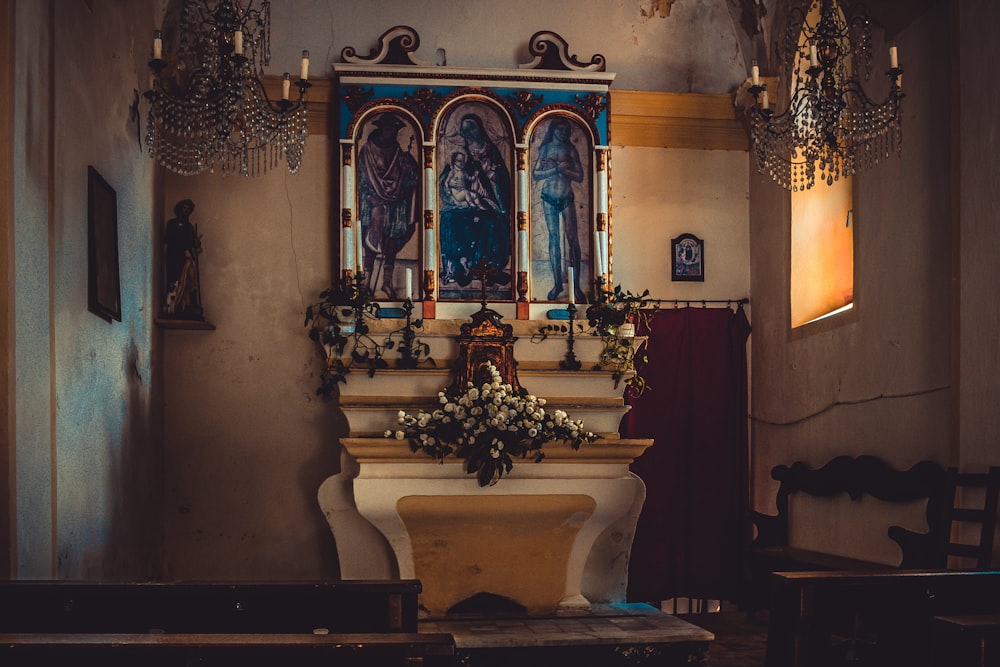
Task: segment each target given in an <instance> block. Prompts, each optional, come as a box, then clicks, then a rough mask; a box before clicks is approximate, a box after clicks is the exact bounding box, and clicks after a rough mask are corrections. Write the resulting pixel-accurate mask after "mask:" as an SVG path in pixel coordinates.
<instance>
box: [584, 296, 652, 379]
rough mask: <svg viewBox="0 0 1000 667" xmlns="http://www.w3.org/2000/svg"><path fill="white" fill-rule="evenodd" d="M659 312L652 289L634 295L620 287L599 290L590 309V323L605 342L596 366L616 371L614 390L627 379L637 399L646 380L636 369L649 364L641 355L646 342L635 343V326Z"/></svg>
mask: <svg viewBox="0 0 1000 667" xmlns="http://www.w3.org/2000/svg"><path fill="white" fill-rule="evenodd" d="M658 309H659V302H658V301H656V300H655V299H652V298H650V296H649V290H648V289H647V290H643V291H642V293H640V294H633V293H632V292H630V291H628V290H625V289H623V288H622V286H621V285H615V287H614V288H613V289H611V290H605V289H603V288H602V289H600V290H599V292H598V299H597V301H596V302H594V303H593V304H591V305H590V306H589V307H588V308H587V322H588V324H589V325H590V326H591V327H592V328H593V330H594V333H595V334H596V335H598V336H600V337H601V339H602V340H603V341H604V348H603V349H602V350H601V356H600V359H599V361H598V364H597V366H598V367H599V368H608V369H611V370H612V371H613V373H612V378H613V379H614V381H615V387H617V386H618V385H619V383H620V382H621V381H622V380H625V387H626V391H627V392H628V393H629V394H631V395H632V396H638V395H639V394H641V393H642V392H643V391H644V390H645V388H646V381H645V379H644V378H643V377H642V375H641V374H640V373H639V372H638V368H637V366H641V365H642V364H644V363H646V361H647V357H646V354H645V353H644V352H642V351H641V350H642V346H643V342H644V341H643V339H640V340H639V341H638V342H637V341H636V337H635V332H636V326H637V325H639V324H648V318H649V313H650V312H653V311H655V310H658Z"/></svg>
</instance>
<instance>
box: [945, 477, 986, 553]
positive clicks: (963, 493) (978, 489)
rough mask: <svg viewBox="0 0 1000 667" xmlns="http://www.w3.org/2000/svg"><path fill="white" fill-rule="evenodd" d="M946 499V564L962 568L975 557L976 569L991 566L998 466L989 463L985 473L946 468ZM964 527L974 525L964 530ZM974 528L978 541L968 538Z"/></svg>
mask: <svg viewBox="0 0 1000 667" xmlns="http://www.w3.org/2000/svg"><path fill="white" fill-rule="evenodd" d="M978 497H981V498H982V504H981V505H978V504H976V499H977V498H978ZM948 498H949V500H950V501H951V502H950V504H949V509H948V510H947V527H948V533H947V535H948V538H947V542H946V543H945V544H944V552H945V558H946V559H947V561H948V567H963V565H964V563H967V562H968V561H969V560H974V561H975V568H976V569H979V570H988V569H990V567H991V565H992V562H993V536H994V534H995V531H996V521H997V500H998V498H1000V466H991V467H990V469H989V471H988V472H959V471H958V469H957V468H949V469H948ZM974 504H975V506H972V505H974ZM963 526H973V528H972V529H971V531H970V530H963V529H962V527H963ZM977 528H978V533H979V538H978V541H975V540H970V532H975V531H976V529H977Z"/></svg>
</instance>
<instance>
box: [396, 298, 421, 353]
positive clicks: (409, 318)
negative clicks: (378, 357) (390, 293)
mask: <svg viewBox="0 0 1000 667" xmlns="http://www.w3.org/2000/svg"><path fill="white" fill-rule="evenodd" d="M403 311H404V312H405V313H406V326H404V327H403V329H402V331H401V334H402V336H403V340H402V341H401V342H400V343H399V348H398V352H399V359H397V360H396V368H416V367H417V364H419V363H420V358H419V355H418V354H417V350H416V349H415V348H414V343H415V342H416V340H417V334H416V333H415V332H414V331H413V329H414V326H413V301H412V300H410V298H409V297H407V298H406V301H404V302H403Z"/></svg>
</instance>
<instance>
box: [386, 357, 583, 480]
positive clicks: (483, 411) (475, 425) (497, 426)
mask: <svg viewBox="0 0 1000 667" xmlns="http://www.w3.org/2000/svg"><path fill="white" fill-rule="evenodd" d="M483 370H484V371H485V373H484V375H486V377H484V378H483V380H484V381H483V383H482V385H480V386H475V384H474V383H472V382H468V383H467V386H466V387H465V389H464V390H463V391H458V390H457V389H455V388H449V389H445V390H442V391H440V392H438V402H439V403H440V407H438V408H437V409H435V410H434V411H432V412H430V413H427V412H424V411H423V410H421V411H419V412H417V414H416V415H411V414H407V413H406V412H404V411H402V410H400V411H399V419H398V423H399V426H400V428H399V429H398V430H395V431H393V430H387V431H386V432H385V437H387V438H393V437H394V438H396V439H397V440H403V439H409V441H410V448H411V449H412V450H413V451H414V452H417V451H423V452H424V453H426V454H427V455H429V456H431V457H433V458H435V459H437V460H439V461H442V462H443V461H444V459H445V458H446V457H447V456H450V455H452V454H454V455H455V456H457V457H458V458H461V459H464V460H465V471H466V473H468V474H473V473H474V474H475V475H476V479H477V481H478V482H479V485H480V486H487V485H493V484H496V483H497V481H499V480H500V478H501V477H502V476H503V475H504V473H509V472H510V471H511V469H512V468H513V467H514V461H513V460H514V458H522V459H524V458H528V457H529V456H530V457H532V458H533V459H534V460H535V462H536V463H537V462H539V461H541V460H542V458H543V457H544V456H545V454H544V452H543V451H542V447H543V446H544V445H545V444H546V443H549V442H555V441H564V442H568V443H569V444H570V446H571V447H573V449H579V448H580V446H581V445H582V444H583V443H585V442H593V441H594V440H596V439H597V438H598V437H599V436H597V435H596V434H594V433H591V432H590V431H587V430H584V428H583V422H582V421H581V420H574V419H570V418H569V415H567V414H566V413H565V412H563V411H562V410H553V411H552V413H551V414H550V413H548V412H546V410H545V399H544V398H537V397H535V396H532V395H530V394H528V393H527V392H526V391H524V390H523V389H522V390H520V391H515V390H513V389H512V387H511V385H510V384H509V383H504V382H503V380H502V378H501V376H500V372H499V371H498V370H497V369H496V367H495V366H494V365H493V364H492V363H491V362H488V363H487V364H486V365H485V366H484V367H483Z"/></svg>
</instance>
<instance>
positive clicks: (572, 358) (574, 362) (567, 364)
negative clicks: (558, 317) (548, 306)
mask: <svg viewBox="0 0 1000 667" xmlns="http://www.w3.org/2000/svg"><path fill="white" fill-rule="evenodd" d="M566 312H568V313H569V337H568V338H567V339H566V348H567V349H566V356H565V357H563V359H562V361H560V362H559V368H561V369H562V370H564V371H578V370H580V368H581V366H582V365H583V364H581V363H580V360H579V359H577V358H576V353H575V352H574V351H573V345H574V344H575V343H576V334H575V332H574V331H573V330H574V329H575V328H576V304H575V303H571V304H569V305H568V306H566Z"/></svg>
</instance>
